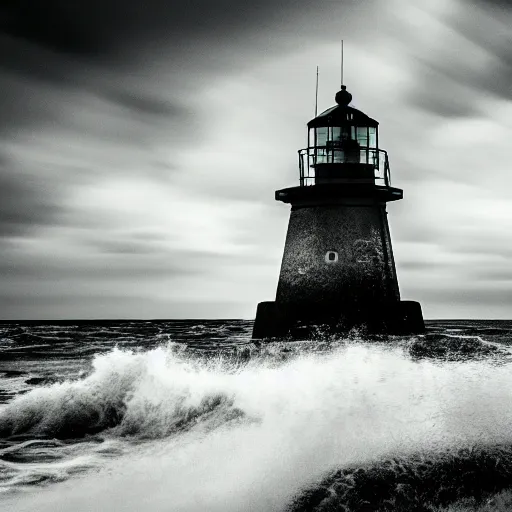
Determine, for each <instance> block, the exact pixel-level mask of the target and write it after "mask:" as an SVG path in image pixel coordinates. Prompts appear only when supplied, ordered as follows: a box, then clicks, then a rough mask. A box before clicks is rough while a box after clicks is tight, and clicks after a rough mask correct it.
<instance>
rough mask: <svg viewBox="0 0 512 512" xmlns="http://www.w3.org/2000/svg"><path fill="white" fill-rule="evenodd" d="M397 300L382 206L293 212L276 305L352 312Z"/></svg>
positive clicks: (294, 209)
mask: <svg viewBox="0 0 512 512" xmlns="http://www.w3.org/2000/svg"><path fill="white" fill-rule="evenodd" d="M399 300H400V295H399V291H398V283H397V279H396V271H395V266H394V261H393V254H392V249H391V240H390V236H389V228H388V222H387V214H386V208H385V204H382V203H377V202H373V203H372V202H367V204H359V205H355V204H351V205H344V204H338V205H325V206H312V207H302V208H297V207H295V208H292V212H291V216H290V223H289V226H288V233H287V237H286V245H285V250H284V255H283V261H282V266H281V273H280V277H279V284H278V288H277V296H276V302H277V303H280V304H284V305H297V306H300V305H305V304H316V305H323V304H325V305H326V306H328V307H337V305H339V307H340V308H341V309H343V308H344V306H345V305H346V307H348V308H350V309H352V308H353V307H354V306H355V307H357V305H361V306H368V305H370V304H376V303H382V302H385V303H389V302H394V301H399Z"/></svg>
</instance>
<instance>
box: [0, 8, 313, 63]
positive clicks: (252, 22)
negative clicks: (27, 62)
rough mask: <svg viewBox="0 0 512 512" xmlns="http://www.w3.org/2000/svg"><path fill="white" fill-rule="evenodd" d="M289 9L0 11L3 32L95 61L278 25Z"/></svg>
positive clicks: (3, 9) (6, 9)
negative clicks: (140, 47)
mask: <svg viewBox="0 0 512 512" xmlns="http://www.w3.org/2000/svg"><path fill="white" fill-rule="evenodd" d="M290 8H296V9H299V6H298V5H297V2H296V1H293V0H286V1H282V2H279V3H276V2H273V1H271V0H256V1H253V2H240V1H239V0H217V1H216V2H211V1H210V0H190V1H188V2H170V1H168V0H146V1H144V2H126V1H125V0H78V1H73V2H69V1H66V0H47V1H45V2H40V1H39V0H10V1H9V0H8V1H7V2H4V3H3V5H2V6H1V7H0V24H1V25H0V27H1V29H2V31H4V32H5V33H7V34H10V35H12V36H15V37H17V38H21V39H26V40H28V41H31V42H33V43H35V44H37V45H41V46H44V47H47V48H51V49H53V50H55V51H57V52H62V53H68V54H79V55H84V56H87V57H94V56H98V55H100V54H109V53H110V54H112V53H116V52H117V51H119V48H120V47H122V46H123V45H126V44H137V43H138V42H141V41H144V40H145V39H147V38H155V37H162V36H164V35H165V39H166V40H167V41H169V40H174V41H176V42H179V41H184V40H186V39H193V38H194V37H196V36H197V35H202V34H205V33H210V34H212V33H214V34H215V35H216V36H217V37H218V38H219V39H222V38H225V37H226V36H227V37H229V36H230V35H232V34H233V33H235V32H237V31H240V30H244V29H246V28H248V27H256V26H258V25H259V24H260V23H261V22H263V21H264V20H265V21H266V22H267V23H272V22H276V21H280V16H281V14H282V13H283V10H287V9H290ZM304 8H305V5H301V6H300V9H301V10H302V11H303V10H304Z"/></svg>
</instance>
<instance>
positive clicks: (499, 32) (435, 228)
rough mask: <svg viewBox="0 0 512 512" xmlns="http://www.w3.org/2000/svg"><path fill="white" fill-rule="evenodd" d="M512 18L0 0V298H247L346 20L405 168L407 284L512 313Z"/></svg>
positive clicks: (120, 302) (439, 3) (394, 3)
mask: <svg viewBox="0 0 512 512" xmlns="http://www.w3.org/2000/svg"><path fill="white" fill-rule="evenodd" d="M511 24H512V4H509V2H506V1H504V0H503V1H498V0H485V1H484V0H429V2H425V1H424V0H381V1H377V0H338V1H318V2H310V1H306V0H294V1H292V0H284V1H280V2H275V1H272V2H271V1H269V0H254V1H252V2H250V3H248V2H245V1H242V0H238V1H237V0H218V1H216V2H212V1H207V0H190V1H189V2H179V3H178V2H172V1H168V0H167V1H166V0H145V1H144V2H139V3H136V2H124V1H121V0H101V1H99V0H76V1H73V2H69V1H66V0H47V1H45V2H40V1H39V0H6V1H4V2H2V4H1V5H0V280H1V281H0V318H2V319H61V318H62V319H65V318H248V319H250V318H254V315H255V308H256V304H257V303H258V302H260V301H263V300H273V298H274V297H275V290H276V286H277V279H278V275H279V267H280V262H281V257H282V252H283V248H284V240H285V235H286V228H287V224H288V218H289V206H288V205H285V204H282V203H278V202H276V201H275V200H274V191H275V190H276V189H280V188H285V187H287V186H294V185H297V184H298V160H297V150H298V149H300V148H302V147H304V146H306V134H307V132H306V123H307V122H308V121H309V120H310V119H311V118H312V117H313V116H314V91H315V73H316V66H319V68H320V86H319V110H320V111H322V110H324V109H326V108H328V107H330V106H332V105H333V104H334V95H335V93H336V91H337V90H339V86H340V67H339V61H340V56H339V53H340V39H342V38H343V39H344V41H345V72H344V76H345V83H346V84H347V87H348V89H349V91H350V92H351V93H352V94H353V98H354V99H353V103H352V104H353V105H354V106H355V107H356V108H359V109H360V110H362V111H364V112H365V113H367V114H368V115H370V116H371V117H373V118H375V119H377V120H378V121H379V122H380V130H379V139H380V140H379V142H380V146H381V147H382V148H384V149H386V150H387V151H388V153H389V157H390V165H391V177H392V183H393V185H394V186H396V187H399V188H403V189H404V199H403V201H398V202H395V203H390V204H389V205H388V212H389V221H390V228H391V234H392V239H393V249H394V255H395V260H396V266H397V273H398V278H399V285H400V291H401V295H402V298H403V299H409V300H418V301H420V302H421V304H422V306H423V312H424V316H425V317H426V318H430V319H434V318H511V317H512V201H510V199H511V198H512V190H511V189H510V187H509V178H508V176H509V173H510V172H511V171H512V159H511V157H510V151H509V148H510V145H511V143H510V141H511V140H512V88H511V87H510V84H511V82H512V52H511V50H510V48H512V32H511V31H510V26H511Z"/></svg>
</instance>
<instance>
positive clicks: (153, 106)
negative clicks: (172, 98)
mask: <svg viewBox="0 0 512 512" xmlns="http://www.w3.org/2000/svg"><path fill="white" fill-rule="evenodd" d="M104 97H105V98H107V99H109V100H111V101H113V102H114V103H117V104H118V105H120V106H121V107H124V108H126V109H129V110H131V111H134V112H136V113H139V114H142V115H149V116H165V117H184V115H185V114H186V111H185V110H184V108H183V107H181V106H180V105H176V104H172V103H170V102H169V101H166V100H163V99H161V98H157V97H155V96H152V95H151V94H148V93H136V92H134V91H126V90H122V89H119V88H116V89H112V90H110V91H107V92H105V93H104Z"/></svg>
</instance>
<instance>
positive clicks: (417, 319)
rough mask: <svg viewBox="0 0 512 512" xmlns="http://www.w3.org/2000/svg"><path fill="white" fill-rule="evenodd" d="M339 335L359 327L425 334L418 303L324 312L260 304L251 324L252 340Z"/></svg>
mask: <svg viewBox="0 0 512 512" xmlns="http://www.w3.org/2000/svg"><path fill="white" fill-rule="evenodd" d="M318 327H321V328H323V329H325V331H326V332H327V333H330V334H343V333H344V332H347V331H349V330H350V329H352V328H354V327H362V328H363V329H365V331H366V332H367V333H368V334H418V333H422V332H424V331H425V324H424V322H423V314H422V311H421V305H420V304H419V302H414V301H399V302H394V303H391V304H387V305H383V304H378V305H370V306H368V307H366V308H365V309H364V310H362V309H354V310H351V311H343V312H340V311H335V310H328V309H326V308H325V305H324V306H322V307H319V305H314V304H308V305H300V306H299V305H296V306H291V305H283V304H278V303H276V302H260V303H259V304H258V309H257V311H256V320H255V321H254V328H253V333H252V337H253V339H265V338H267V339H268V338H292V339H306V338H308V337H309V336H310V335H311V334H312V333H314V332H317V331H318Z"/></svg>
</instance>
